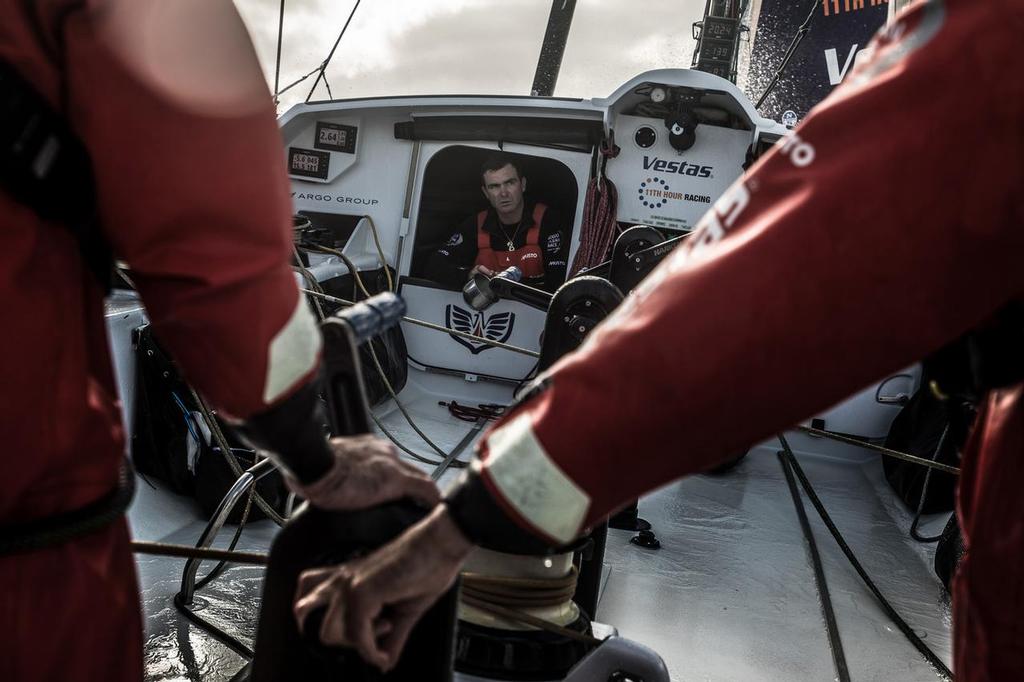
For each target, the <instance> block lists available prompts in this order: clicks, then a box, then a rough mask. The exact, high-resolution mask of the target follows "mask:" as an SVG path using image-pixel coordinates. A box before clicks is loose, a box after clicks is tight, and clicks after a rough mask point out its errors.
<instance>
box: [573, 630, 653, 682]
mask: <svg viewBox="0 0 1024 682" xmlns="http://www.w3.org/2000/svg"><path fill="white" fill-rule="evenodd" d="M623 673H624V674H625V675H626V676H627V677H629V678H630V679H638V680H643V682H672V681H671V679H670V678H669V675H668V668H667V667H665V661H663V660H661V656H659V655H658V654H657V652H655V651H654V649H651V648H649V647H646V646H644V645H643V644H640V643H638V642H634V641H632V640H629V639H623V638H621V637H609V638H608V639H606V640H604V642H602V643H601V646H599V647H597V648H596V649H594V650H593V651H592V652H590V654H588V655H587V657H586V658H584V659H583V660H582V661H580V662H579V663H577V664H576V665H575V667H573V668H572V670H570V671H569V674H568V675H567V676H566V678H565V680H564V681H563V682H594V681H595V680H608V679H612V676H613V675H615V674H623Z"/></svg>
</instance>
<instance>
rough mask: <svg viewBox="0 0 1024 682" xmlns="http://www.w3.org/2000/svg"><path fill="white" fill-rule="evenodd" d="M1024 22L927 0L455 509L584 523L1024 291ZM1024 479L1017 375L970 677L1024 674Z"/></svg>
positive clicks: (523, 524)
mask: <svg viewBox="0 0 1024 682" xmlns="http://www.w3.org/2000/svg"><path fill="white" fill-rule="evenodd" d="M1022 35H1024V3H1021V2H1019V1H1018V0H986V1H985V2H978V1H977V0H945V1H944V2H940V1H938V0H936V1H932V2H923V3H919V4H917V5H916V6H914V9H912V10H910V11H908V12H907V13H906V14H904V15H903V16H902V18H900V19H899V20H898V21H896V22H895V23H894V24H892V25H891V26H889V27H888V28H887V29H885V30H884V31H883V32H882V33H881V34H879V36H878V37H876V39H875V41H874V42H873V43H872V44H871V46H870V47H869V48H868V49H869V50H870V51H871V52H870V56H869V57H868V58H867V59H866V60H865V61H864V62H862V63H861V64H859V66H858V67H857V68H856V69H855V70H854V72H852V73H851V75H850V76H849V77H848V78H847V80H846V81H845V82H844V83H843V84H842V85H841V86H840V87H839V88H838V89H837V90H836V91H835V93H833V95H832V96H831V97H829V98H828V99H827V100H825V101H824V102H823V103H822V104H821V105H820V106H818V107H817V108H816V109H815V110H814V111H813V112H812V114H811V115H810V116H808V117H807V119H806V121H805V122H804V123H803V124H802V125H801V126H800V127H799V128H798V129H797V130H796V131H795V133H794V134H793V135H792V136H791V137H789V138H788V139H786V140H782V141H780V142H779V144H778V145H776V147H775V149H773V150H772V151H771V152H770V153H769V154H767V155H766V156H765V157H764V158H763V159H761V160H760V161H759V162H758V163H757V164H756V165H755V166H754V167H753V168H752V169H751V170H750V171H749V172H748V173H747V174H746V175H745V176H744V177H743V178H741V179H740V180H739V181H737V182H736V183H735V185H733V186H732V188H731V189H729V190H728V191H727V192H726V193H725V194H724V195H723V196H722V197H721V198H720V200H719V201H718V202H717V204H716V205H715V206H714V207H713V210H712V211H710V212H709V213H708V214H707V215H706V216H705V218H704V219H703V221H702V223H701V224H700V225H699V227H698V229H697V232H696V233H695V234H694V235H693V236H692V237H690V239H689V240H688V242H687V243H685V244H684V245H683V246H681V247H680V248H679V249H678V250H677V251H676V252H675V253H674V254H673V255H672V256H670V257H669V258H668V259H667V260H666V262H664V263H662V264H661V266H660V267H659V268H658V269H657V270H655V272H654V273H652V275H651V276H650V277H649V278H648V279H647V280H645V281H644V282H643V283H642V284H641V285H640V286H639V288H638V290H637V291H635V292H634V293H633V294H632V295H631V296H629V297H628V298H627V300H626V301H625V303H624V304H623V305H622V306H621V308H620V310H618V311H617V312H616V313H615V314H613V315H612V317H611V318H610V319H609V320H607V321H606V322H605V323H604V324H602V325H601V326H599V327H598V328H597V329H596V330H595V331H594V332H593V333H592V334H591V336H590V337H589V339H588V340H587V342H586V343H585V345H584V347H583V348H581V349H580V351H579V352H576V353H574V354H572V355H570V356H567V357H566V358H564V359H563V360H562V361H561V362H560V363H558V364H557V365H556V366H555V367H553V368H552V370H551V372H550V374H549V375H548V378H549V380H550V384H549V386H548V388H547V389H546V390H544V391H543V392H541V393H539V394H538V395H537V396H535V397H533V398H532V399H530V400H528V401H526V402H525V403H524V404H523V405H522V406H521V407H520V408H519V409H517V410H515V411H513V412H512V413H511V414H510V415H508V416H507V417H506V418H505V419H504V420H503V421H502V422H500V423H499V424H498V425H496V426H495V427H494V429H493V430H492V431H491V432H490V433H489V434H488V435H487V436H486V438H485V441H484V443H483V445H482V447H481V451H480V459H479V461H478V462H476V463H475V465H474V472H472V473H470V474H468V475H467V477H466V479H464V481H463V482H462V484H461V486H460V487H459V488H457V489H456V490H455V491H453V492H451V493H449V498H450V499H449V506H450V507H451V508H452V515H453V518H454V519H455V521H456V523H458V524H460V526H461V527H462V528H463V530H464V531H466V532H467V534H468V535H469V536H471V537H474V538H475V539H481V538H486V536H487V534H488V531H487V528H488V527H492V526H494V524H496V523H497V524H500V523H501V521H500V520H496V519H498V518H499V517H504V518H505V519H511V521H513V522H514V523H515V526H513V529H515V528H518V529H526V530H528V531H529V532H530V533H532V534H533V535H534V536H539V537H542V538H544V539H545V540H547V541H548V542H549V543H551V544H556V543H565V542H568V541H569V540H571V539H573V538H574V537H575V536H576V535H577V534H578V533H579V532H580V531H581V529H584V528H586V527H588V526H589V525H591V524H593V523H594V522H596V521H597V520H599V519H601V518H603V517H605V516H607V515H608V514H609V512H611V511H613V510H614V509H616V508H617V507H618V506H620V505H622V504H625V503H626V502H627V501H628V500H630V499H634V498H635V497H637V496H638V495H639V494H641V493H643V492H645V491H648V490H651V489H653V488H655V487H657V486H659V485H662V484H664V483H667V482H668V481H671V480H673V479H675V478H678V477H680V476H682V475H684V474H688V473H692V472H696V471H701V470H703V469H707V468H708V467H710V466H712V465H713V464H715V463H717V462H718V461H720V460H721V459H724V458H725V457H727V456H728V455H731V454H732V453H735V452H737V451H739V450H741V449H743V448H746V447H748V446H750V445H751V444H752V443H756V442H758V441H760V440H761V439H764V438H766V437H768V436H770V435H771V434H772V433H774V432H776V431H778V430H781V429H784V428H786V427H787V426H789V425H792V424H794V423H797V422H798V421H800V420H801V419H804V418H806V417H808V416H809V415H811V414H814V413H815V412H816V411H818V410H821V409H823V408H825V407H827V406H828V405H831V404H834V403H836V402H838V401H839V400H841V399H842V398H844V397H845V396H847V395H849V394H851V393H853V392H854V391H855V390H858V389H860V388H862V387H864V386H865V385H868V384H869V383H871V382H872V381H874V380H877V379H878V378H879V377H882V376H885V375H886V374H887V373H891V372H893V371H895V370H897V369H898V368H900V367H904V366H906V365H908V364H910V363H912V362H915V361H917V360H919V359H921V358H922V357H924V356H925V355H927V354H928V353H930V352H932V351H934V350H936V349H937V348H939V347H940V346H941V345H943V344H944V343H946V342H949V341H951V340H953V339H955V338H957V337H958V336H960V335H961V334H962V333H963V332H965V331H967V330H969V329H971V328H972V327H974V326H976V325H977V324H978V323H979V322H981V321H982V320H984V319H985V318H986V317H988V316H990V315H991V314H992V313H993V312H994V311H995V310H997V309H998V308H1000V307H1002V306H1003V305H1004V304H1007V303H1009V302H1012V301H1015V300H1020V299H1021V298H1022V297H1024V267H1021V258H1022V254H1024V125H1022V122H1024V78H1022V77H1021V73H1024V52H1022V51H1021V49H1020V39H1021V36H1022ZM698 134H699V131H698ZM681 348H685V349H689V350H688V352H686V353H680V352H679V350H678V349H681ZM695 349H696V350H695ZM1022 351H1024V349H1022ZM837 358H839V359H840V360H839V361H837ZM665 443H672V444H673V446H672V447H671V448H665V447H664V444H665ZM636 452H646V453H648V455H647V456H646V457H645V460H644V466H642V467H637V466H632V459H633V458H634V456H635V454H634V453H636ZM627 460H628V461H627ZM1022 486H1024V386H1019V385H1018V386H1014V387H1012V388H1009V389H1005V390H999V391H995V392H992V393H991V394H990V395H989V396H988V399H987V402H986V403H985V405H984V408H983V411H982V414H981V415H980V417H979V420H978V423H977V427H976V430H975V432H974V434H973V437H972V439H971V441H970V443H969V444H968V447H967V448H966V451H965V452H964V459H963V475H962V478H961V481H960V490H959V513H960V515H961V521H962V528H963V533H964V537H965V540H966V543H967V545H968V548H969V549H968V554H967V557H966V559H965V560H964V562H963V563H962V565H961V568H960V572H959V575H958V577H957V580H956V584H955V595H954V602H953V605H954V628H955V658H956V673H957V679H958V680H960V681H961V682H965V681H972V680H1020V679H1024V646H1022V643H1024V619H1022V618H1021V615H1020V614H1021V613H1022V612H1024V495H1022V494H1021V492H1020V491H1021V487H1022ZM481 491H483V492H481ZM488 505H490V513H485V512H484V508H486V507H487V506H488ZM470 509H472V512H473V513H467V512H468V511H469V510H470ZM505 523H506V524H508V521H507V520H506V521H505ZM520 532H521V531H520Z"/></svg>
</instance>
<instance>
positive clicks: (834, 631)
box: [778, 452, 850, 682]
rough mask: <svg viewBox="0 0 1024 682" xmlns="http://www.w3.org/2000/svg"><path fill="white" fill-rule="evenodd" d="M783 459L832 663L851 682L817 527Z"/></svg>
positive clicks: (843, 680) (839, 675)
mask: <svg viewBox="0 0 1024 682" xmlns="http://www.w3.org/2000/svg"><path fill="white" fill-rule="evenodd" d="M778 456H779V463H780V464H781V465H782V471H783V473H785V474H786V483H787V484H788V485H789V494H790V495H792V497H793V506H795V507H796V515H797V518H798V519H799V520H800V528H801V529H802V530H803V532H804V539H805V540H806V541H807V553H808V554H809V555H810V557H811V567H812V568H813V569H814V584H815V586H816V587H817V588H818V599H819V601H820V602H821V615H822V616H824V618H825V633H826V634H827V635H828V648H829V650H830V651H831V652H832V663H833V665H835V669H836V679H837V680H838V681H839V682H849V680H850V668H849V666H848V665H847V664H846V654H845V653H843V640H842V639H841V638H840V637H839V625H838V623H836V612H835V611H834V610H833V609H832V595H831V593H830V592H829V590H828V581H827V580H826V578H825V568H824V567H823V566H822V564H821V554H819V553H818V543H817V542H816V541H815V539H814V531H813V530H811V524H810V522H809V521H808V520H807V510H806V509H804V502H803V500H802V499H801V498H800V491H799V490H798V489H797V487H796V479H794V478H793V468H792V467H791V466H790V465H789V462H788V461H787V460H786V457H785V455H784V454H783V453H781V452H780V453H778Z"/></svg>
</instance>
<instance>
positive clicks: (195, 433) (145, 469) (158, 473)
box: [132, 325, 287, 523]
mask: <svg viewBox="0 0 1024 682" xmlns="http://www.w3.org/2000/svg"><path fill="white" fill-rule="evenodd" d="M135 355H136V376H137V381H136V389H135V395H136V398H135V404H136V408H135V429H134V432H133V436H132V460H133V461H134V463H135V468H136V469H137V470H138V471H139V472H140V473H142V474H145V475H147V476H152V477H153V478H156V479H158V480H160V481H163V482H164V483H166V484H167V485H169V486H170V487H171V489H172V490H174V491H175V492H177V493H180V494H182V495H189V496H191V497H195V498H196V499H197V500H198V501H199V504H200V505H201V506H202V508H203V511H204V512H205V513H206V514H207V516H212V515H213V513H214V511H216V509H217V506H218V505H219V504H220V502H221V500H222V499H223V497H224V495H225V494H226V493H227V491H228V489H229V488H230V487H231V486H232V485H233V484H234V482H235V480H236V479H237V476H236V475H235V473H234V472H233V471H232V470H231V467H230V466H229V465H228V463H227V460H226V459H225V457H224V454H223V453H222V452H221V450H220V448H219V447H217V446H216V444H212V445H211V442H210V437H209V436H208V433H209V427H208V425H207V424H206V423H205V421H204V419H203V417H202V414H201V412H200V410H199V405H197V404H196V401H195V400H194V399H193V398H192V393H191V391H190V390H189V386H188V384H187V383H185V381H184V379H182V377H181V374H180V373H179V372H178V368H177V367H176V366H175V364H174V362H173V361H172V360H171V358H170V357H169V356H168V355H167V353H165V352H164V350H163V349H162V348H161V347H160V344H159V343H158V342H157V341H156V339H155V338H154V337H153V333H152V327H150V326H149V325H147V326H145V327H143V328H142V330H140V332H139V334H138V339H137V341H136V352H135ZM218 426H219V427H220V429H221V431H222V432H223V433H224V438H225V439H226V440H227V442H228V445H229V446H230V447H231V449H232V453H233V455H234V456H235V458H236V459H237V460H238V463H239V465H240V466H241V468H242V469H243V470H244V469H248V468H249V467H251V466H252V465H253V464H254V463H255V455H254V453H253V451H252V450H251V449H249V448H248V447H247V446H246V445H245V444H244V443H242V442H241V441H240V440H239V439H238V438H237V437H236V436H235V434H234V432H233V430H232V429H231V428H230V427H228V426H227V425H226V424H225V423H224V422H223V421H221V420H218ZM190 442H191V445H190ZM256 490H257V492H258V493H259V494H260V495H261V496H262V497H263V499H265V500H266V501H267V502H268V503H269V504H270V505H271V506H272V507H274V508H275V509H278V510H280V509H283V507H284V502H285V499H286V497H287V491H286V489H285V486H284V480H283V479H282V477H281V474H280V472H278V471H274V472H272V473H270V474H267V475H266V476H264V477H263V478H262V479H261V480H260V481H259V482H258V483H257V485H256ZM244 499H245V498H242V501H240V502H239V503H238V505H237V506H236V507H235V508H234V509H233V510H232V512H231V514H230V515H229V516H228V521H229V522H231V523H238V522H239V521H240V520H241V517H242V513H243V511H244V509H245V501H244ZM265 516H266V515H265V514H264V513H263V512H262V511H261V510H260V509H259V508H258V507H257V506H255V505H254V506H253V507H252V509H251V510H250V512H249V519H250V520H254V521H255V520H258V519H262V518H265Z"/></svg>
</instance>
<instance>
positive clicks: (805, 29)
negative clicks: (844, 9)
mask: <svg viewBox="0 0 1024 682" xmlns="http://www.w3.org/2000/svg"><path fill="white" fill-rule="evenodd" d="M817 13H818V0H811V11H810V12H808V14H807V18H806V19H804V23H802V24H801V25H800V28H798V29H797V30H796V35H795V36H793V40H792V41H790V43H789V47H787V48H786V54H785V56H784V57H783V58H782V64H780V65H779V69H778V71H776V72H775V75H774V76H772V80H771V82H769V83H768V86H767V87H766V88H765V89H764V92H763V93H762V94H761V97H760V98H759V99H758V100H757V104H755V105H754V108H755V109H760V108H761V105H762V104H763V103H764V100H765V98H766V97H768V95H769V93H771V91H772V89H773V88H774V87H775V86H776V84H778V82H779V79H780V78H782V74H783V72H784V71H785V70H786V67H787V66H789V60H790V59H792V58H793V55H794V54H795V53H796V48H798V47H800V43H802V42H803V40H804V38H805V37H806V36H807V34H808V33H810V31H811V22H812V21H814V15H815V14H817ZM307 101H308V100H307Z"/></svg>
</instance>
